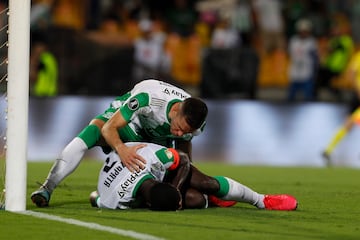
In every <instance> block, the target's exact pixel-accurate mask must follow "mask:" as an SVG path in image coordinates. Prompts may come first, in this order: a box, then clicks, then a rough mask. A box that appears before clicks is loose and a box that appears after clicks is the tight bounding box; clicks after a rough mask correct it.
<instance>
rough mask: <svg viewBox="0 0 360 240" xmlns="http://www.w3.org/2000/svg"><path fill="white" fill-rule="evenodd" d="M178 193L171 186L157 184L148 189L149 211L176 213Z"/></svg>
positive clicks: (178, 206)
mask: <svg viewBox="0 0 360 240" xmlns="http://www.w3.org/2000/svg"><path fill="white" fill-rule="evenodd" d="M180 199H181V198H180V193H179V191H178V190H177V189H176V188H175V187H174V186H172V185H170V184H167V183H157V184H155V185H154V186H153V187H152V188H151V189H150V209H151V210H154V211H176V210H178V209H179V208H180Z"/></svg>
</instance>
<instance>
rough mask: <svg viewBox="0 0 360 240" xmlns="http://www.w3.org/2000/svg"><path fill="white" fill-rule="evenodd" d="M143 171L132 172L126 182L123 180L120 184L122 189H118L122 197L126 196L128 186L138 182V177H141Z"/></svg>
mask: <svg viewBox="0 0 360 240" xmlns="http://www.w3.org/2000/svg"><path fill="white" fill-rule="evenodd" d="M141 172H142V171H140V172H135V173H132V174H131V175H130V177H128V178H127V179H126V180H125V181H124V182H122V183H121V184H120V186H119V188H120V190H119V191H117V193H118V194H119V197H120V198H123V197H124V196H125V193H126V191H127V189H128V187H129V186H130V185H131V184H133V183H134V182H136V179H137V178H138V177H139V175H140V174H141Z"/></svg>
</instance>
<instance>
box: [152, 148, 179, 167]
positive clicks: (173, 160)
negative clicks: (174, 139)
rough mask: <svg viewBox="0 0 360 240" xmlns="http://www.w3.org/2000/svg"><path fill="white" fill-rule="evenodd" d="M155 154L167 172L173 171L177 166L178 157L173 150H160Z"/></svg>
mask: <svg viewBox="0 0 360 240" xmlns="http://www.w3.org/2000/svg"><path fill="white" fill-rule="evenodd" d="M155 154H156V156H157V158H158V159H159V160H160V161H161V162H162V164H164V166H165V168H166V169H167V170H170V171H171V170H175V169H176V168H177V167H178V166H179V162H180V156H179V153H178V152H177V151H176V150H175V149H173V148H161V149H159V150H158V151H156V153H155Z"/></svg>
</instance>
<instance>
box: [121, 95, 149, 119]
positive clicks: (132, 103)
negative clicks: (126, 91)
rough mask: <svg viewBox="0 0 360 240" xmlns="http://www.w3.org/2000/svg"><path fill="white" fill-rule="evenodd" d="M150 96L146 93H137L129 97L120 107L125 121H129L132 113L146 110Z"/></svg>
mask: <svg viewBox="0 0 360 240" xmlns="http://www.w3.org/2000/svg"><path fill="white" fill-rule="evenodd" d="M149 102H150V97H149V94H147V93H138V94H136V95H134V96H132V97H130V98H129V99H128V100H127V101H126V102H125V103H124V104H123V106H122V107H121V108H120V112H121V114H122V115H123V117H124V119H125V120H126V121H128V122H129V121H130V120H131V118H132V116H133V115H134V113H136V112H141V111H146V108H147V107H149Z"/></svg>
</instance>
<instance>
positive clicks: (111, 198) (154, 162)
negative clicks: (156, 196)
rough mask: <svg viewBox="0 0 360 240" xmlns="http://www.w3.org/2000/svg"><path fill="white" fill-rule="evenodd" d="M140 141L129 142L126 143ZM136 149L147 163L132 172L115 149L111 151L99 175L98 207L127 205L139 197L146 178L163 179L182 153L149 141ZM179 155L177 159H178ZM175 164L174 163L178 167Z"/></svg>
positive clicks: (114, 207) (116, 207) (160, 180)
mask: <svg viewBox="0 0 360 240" xmlns="http://www.w3.org/2000/svg"><path fill="white" fill-rule="evenodd" d="M137 144H139V143H126V145H127V146H133V145H137ZM137 153H138V154H139V155H141V156H142V157H143V158H144V159H146V166H145V168H144V169H142V170H140V171H139V172H135V173H131V172H130V171H129V170H128V169H127V168H126V167H125V166H124V165H123V164H122V163H121V160H120V159H119V155H117V154H116V152H114V151H113V152H111V153H110V154H109V156H108V158H107V159H106V161H105V163H104V165H103V167H102V169H101V171H100V173H99V179H98V187H97V190H98V193H99V195H100V201H99V207H102V208H111V209H127V208H129V207H131V205H132V203H133V202H134V201H135V200H136V199H135V198H136V193H137V190H138V189H139V187H140V185H141V184H142V183H143V182H144V181H145V180H146V179H150V178H152V179H155V180H157V181H159V182H162V181H163V180H164V177H165V173H166V171H167V169H169V168H170V169H171V168H172V165H175V166H177V163H176V162H177V161H178V159H179V156H178V155H177V156H175V155H174V154H175V153H174V152H173V151H171V150H169V149H168V148H165V147H163V146H160V145H157V144H152V143H146V146H145V147H143V148H140V149H139V150H138V151H137ZM176 158H177V160H176ZM175 166H174V167H175Z"/></svg>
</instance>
